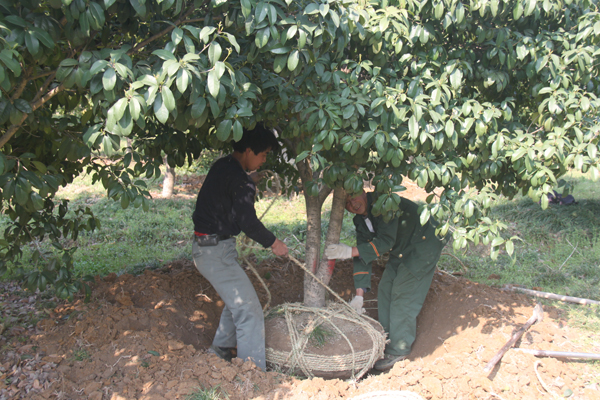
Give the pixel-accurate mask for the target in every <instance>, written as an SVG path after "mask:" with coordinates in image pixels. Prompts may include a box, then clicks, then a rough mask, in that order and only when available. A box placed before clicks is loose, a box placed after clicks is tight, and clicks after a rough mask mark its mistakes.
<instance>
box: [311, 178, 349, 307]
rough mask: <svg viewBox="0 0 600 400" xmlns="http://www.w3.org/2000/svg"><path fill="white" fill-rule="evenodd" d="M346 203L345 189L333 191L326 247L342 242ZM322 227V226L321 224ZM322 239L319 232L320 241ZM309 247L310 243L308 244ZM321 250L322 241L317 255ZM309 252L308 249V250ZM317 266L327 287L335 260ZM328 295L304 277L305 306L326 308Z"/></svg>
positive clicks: (313, 281)
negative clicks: (341, 235) (326, 296)
mask: <svg viewBox="0 0 600 400" xmlns="http://www.w3.org/2000/svg"><path fill="white" fill-rule="evenodd" d="M345 203H346V191H345V190H344V189H343V188H336V189H335V190H334V191H333V202H332V204H331V216H330V218H329V228H328V229H327V236H326V238H325V247H327V246H328V245H330V244H333V243H339V242H340V234H341V232H342V219H343V218H344V206H345ZM321 206H322V203H321V205H320V206H319V210H318V214H319V216H320V215H321ZM319 226H320V224H319ZM320 237H321V234H320V230H319V239H320ZM307 246H308V242H307ZM320 249H321V243H320V240H319V242H318V243H317V247H316V251H317V255H318V253H319V251H320ZM307 251H308V248H307ZM307 265H308V264H307ZM315 265H318V268H317V270H316V272H315V275H316V276H317V278H319V280H320V281H321V282H323V283H324V284H325V285H328V284H329V281H330V280H331V275H332V274H333V269H334V267H335V260H325V259H321V260H317V262H316V263H315ZM326 294H327V292H326V290H325V287H324V286H323V285H321V284H320V283H319V282H317V281H315V280H314V279H313V278H311V277H310V276H308V274H306V275H305V276H304V304H305V305H306V306H307V307H324V306H325V295H326Z"/></svg>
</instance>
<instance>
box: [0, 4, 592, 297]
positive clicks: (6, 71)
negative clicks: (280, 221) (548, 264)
mask: <svg viewBox="0 0 600 400" xmlns="http://www.w3.org/2000/svg"><path fill="white" fill-rule="evenodd" d="M597 6H598V4H597V1H591V0H569V1H561V0H543V1H536V0H505V1H500V0H471V1H459V0H423V1H418V0H400V1H386V0H381V1H375V0H373V1H365V0H321V1H312V0H301V1H292V0H285V1H283V0H270V1H255V0H241V1H226V0H212V1H202V0H195V1H184V0H97V1H94V0H42V1H38V0H24V1H12V0H0V9H1V11H2V14H1V17H0V31H1V32H2V43H1V46H2V49H1V50H0V87H1V89H2V92H1V98H0V129H1V132H2V137H1V138H0V149H1V150H2V154H1V155H0V174H1V175H0V188H1V196H2V209H3V212H4V213H5V214H7V215H8V216H10V218H11V220H12V221H13V224H12V225H11V226H10V227H9V228H8V229H7V231H6V232H5V233H4V239H3V240H1V241H0V247H1V252H2V257H3V261H2V271H5V270H6V269H7V268H9V269H13V270H14V269H15V267H18V265H19V262H26V263H28V264H31V263H32V264H33V265H34V266H35V272H34V273H32V274H30V275H29V278H28V279H29V283H30V287H31V288H35V287H36V286H37V287H40V288H43V287H45V286H46V284H47V283H54V284H55V285H56V287H57V288H58V293H59V294H60V295H62V296H71V295H72V294H73V293H74V292H76V291H77V290H79V289H81V288H82V287H84V286H83V284H82V283H81V282H75V283H73V280H72V277H71V272H70V267H71V263H72V261H71V257H70V255H71V254H72V251H73V249H74V247H73V241H76V239H77V235H78V233H79V232H80V231H81V230H82V229H87V230H92V229H94V228H95V227H96V226H98V224H99V221H97V220H96V219H95V218H94V217H93V215H91V213H90V212H89V210H68V203H67V202H63V203H60V204H56V202H55V201H54V194H55V193H56V191H57V190H58V188H59V187H60V186H61V185H65V184H67V183H69V182H71V181H72V179H73V177H75V176H77V175H79V174H81V173H83V172H87V173H90V174H93V176H94V179H95V180H96V181H99V182H101V183H102V184H103V185H104V187H105V188H106V190H107V195H108V196H109V197H111V198H113V199H115V200H118V201H120V202H121V204H122V206H123V207H128V206H130V205H133V206H135V207H140V206H142V207H143V208H145V209H147V208H148V201H147V197H148V192H147V190H146V187H145V185H144V182H143V180H141V179H140V177H144V176H145V177H152V176H155V175H157V174H159V173H160V172H159V166H160V164H161V162H162V155H163V154H166V155H167V157H168V162H169V164H170V165H179V166H181V165H183V164H184V163H185V162H186V161H191V160H193V159H194V158H195V157H197V156H198V155H199V153H200V151H201V150H202V149H204V148H222V147H223V146H224V145H225V144H226V143H227V142H228V141H230V140H236V139H238V138H239V137H240V136H241V134H242V129H243V127H252V126H253V125H254V124H255V123H256V122H257V121H262V122H264V123H265V124H266V125H268V126H270V127H273V128H276V129H277V131H278V132H279V135H280V137H281V139H282V141H283V142H284V143H285V145H286V148H285V151H284V154H283V155H284V157H281V160H283V161H286V157H289V158H291V159H295V163H293V162H283V163H280V164H279V165H278V166H273V167H272V169H277V170H278V171H280V172H281V173H282V174H284V175H285V176H287V177H289V178H290V179H288V182H290V183H291V184H295V183H296V182H297V180H298V175H297V172H298V171H297V170H296V169H295V168H294V167H293V165H296V166H298V169H302V170H304V171H308V172H309V173H308V174H304V177H303V181H302V184H303V188H304V190H305V193H306V195H308V196H317V195H318V193H319V191H320V190H321V189H322V188H323V187H343V188H344V189H345V190H346V191H348V192H351V193H353V192H358V191H359V190H360V189H361V188H362V185H363V179H372V180H373V183H374V185H375V187H376V190H377V192H379V193H380V196H379V198H378V201H377V203H376V205H375V207H376V212H378V213H383V214H384V215H385V216H386V217H387V218H389V217H391V216H392V215H394V213H395V212H397V204H398V202H399V196H398V194H397V192H398V191H400V190H401V189H402V187H401V184H402V177H403V176H408V177H410V178H412V179H414V180H416V181H417V183H418V184H419V186H421V187H423V188H426V189H427V190H428V191H433V190H434V189H436V188H439V189H440V190H438V191H436V192H437V193H438V195H433V194H432V196H431V197H430V199H429V202H428V204H427V205H426V206H424V207H422V213H421V220H422V221H426V220H428V219H429V218H431V217H435V218H436V219H437V220H439V221H441V225H440V232H441V233H447V232H448V231H449V230H452V231H453V232H452V235H453V237H454V242H453V243H454V246H455V248H456V249H458V248H463V247H465V246H466V245H467V243H468V242H469V241H473V242H475V243H478V242H479V241H480V240H482V241H483V242H484V243H486V244H487V243H490V244H491V246H492V247H493V252H492V255H496V254H497V253H498V251H499V249H500V247H501V246H503V245H504V246H505V248H506V250H507V251H508V252H509V253H512V249H513V245H512V242H511V241H510V240H508V241H505V239H503V238H502V237H501V236H500V231H501V229H502V226H501V224H499V223H497V222H495V221H492V220H491V219H489V218H487V217H486V209H488V208H489V207H490V206H491V204H492V203H493V201H494V199H496V198H497V197H498V196H500V195H504V196H508V197H512V196H514V195H515V194H517V193H523V194H527V195H529V196H530V197H531V198H532V199H533V200H535V201H541V204H542V207H545V206H546V204H547V197H546V196H545V193H548V192H549V191H551V189H552V188H553V187H555V186H557V185H558V184H559V183H558V182H559V181H558V179H559V178H560V176H561V175H563V174H564V173H565V172H566V171H567V170H568V169H577V170H581V171H583V172H586V171H588V170H590V171H592V173H593V175H594V176H595V177H597V176H598V157H599V155H598V151H597V149H598V145H597V144H598V125H597V122H596V113H597V108H598V106H599V104H600V103H599V102H598V99H597V94H598V90H599V88H598V84H599V82H598V63H597V62H596V61H595V60H596V59H597V57H598V54H599V50H600V47H599V46H598V42H599V40H600V14H599V13H598V9H597ZM128 141H129V143H128ZM287 161H289V160H287ZM432 193H433V192H432ZM436 196H437V199H435V200H434V197H436ZM45 237H47V238H49V239H50V240H51V241H52V242H53V244H54V245H55V247H56V248H57V249H59V250H62V251H63V255H62V256H61V257H60V258H58V259H57V258H53V257H50V255H48V254H44V253H43V252H42V251H40V250H38V251H34V253H33V254H34V257H33V260H20V255H21V254H22V253H21V248H22V246H24V245H26V244H28V243H31V244H32V245H35V244H36V243H38V242H39V240H42V239H43V238H45ZM319 237H320V236H319ZM67 239H71V240H67ZM0 272H1V271H0Z"/></svg>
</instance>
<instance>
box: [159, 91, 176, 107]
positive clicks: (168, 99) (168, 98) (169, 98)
mask: <svg viewBox="0 0 600 400" xmlns="http://www.w3.org/2000/svg"><path fill="white" fill-rule="evenodd" d="M161 95H162V100H163V104H164V105H165V107H167V110H169V111H173V110H174V109H175V97H173V92H172V91H171V89H169V88H168V87H167V86H163V87H162V89H161Z"/></svg>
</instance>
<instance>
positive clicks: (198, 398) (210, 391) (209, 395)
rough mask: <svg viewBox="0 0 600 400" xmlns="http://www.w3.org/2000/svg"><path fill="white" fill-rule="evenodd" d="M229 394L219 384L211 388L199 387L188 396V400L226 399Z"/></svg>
mask: <svg viewBox="0 0 600 400" xmlns="http://www.w3.org/2000/svg"><path fill="white" fill-rule="evenodd" d="M228 398H229V396H228V395H227V393H226V392H225V391H223V389H221V387H220V386H219V385H217V386H213V387H211V388H198V389H196V390H195V391H194V392H193V393H191V394H189V395H188V396H187V397H186V400H225V399H228Z"/></svg>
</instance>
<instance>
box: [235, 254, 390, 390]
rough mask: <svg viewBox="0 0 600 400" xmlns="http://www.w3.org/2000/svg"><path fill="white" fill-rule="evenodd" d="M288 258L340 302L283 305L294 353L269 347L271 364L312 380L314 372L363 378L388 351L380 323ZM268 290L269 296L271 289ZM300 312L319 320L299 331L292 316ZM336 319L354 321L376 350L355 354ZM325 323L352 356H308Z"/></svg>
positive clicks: (268, 359) (301, 264)
mask: <svg viewBox="0 0 600 400" xmlns="http://www.w3.org/2000/svg"><path fill="white" fill-rule="evenodd" d="M247 248H253V249H256V250H261V248H259V247H255V246H247ZM288 257H289V259H290V260H292V261H293V262H294V263H296V264H297V265H298V266H299V267H300V268H302V269H303V270H304V271H305V272H306V273H307V274H308V275H310V276H311V277H312V278H313V279H314V280H316V281H317V282H318V283H319V284H321V285H322V286H323V287H324V288H325V289H327V290H328V291H329V293H331V295H333V296H334V297H335V298H336V299H337V300H338V301H339V303H331V304H330V306H329V307H327V308H315V307H306V306H304V305H302V304H299V303H294V304H290V303H286V304H283V305H281V306H280V308H278V310H281V311H282V312H283V314H284V316H285V321H286V324H287V327H288V332H289V335H290V344H291V347H292V349H291V351H290V352H281V351H277V350H274V349H271V348H267V349H266V357H267V361H268V362H271V363H273V364H276V365H279V366H284V367H286V368H288V369H290V370H292V371H293V370H295V369H296V368H299V369H300V370H301V371H302V372H303V373H304V375H305V376H307V377H308V378H312V377H314V374H313V373H312V372H311V371H323V372H341V371H351V374H352V378H353V379H359V378H360V377H362V376H363V375H364V374H365V373H366V372H367V371H368V370H369V369H370V368H371V367H372V366H373V364H375V361H377V360H378V359H380V358H381V357H383V351H384V349H385V343H386V339H385V335H384V334H382V333H381V332H379V331H378V330H377V329H375V328H374V326H373V324H376V325H377V324H379V322H377V321H375V320H374V319H372V318H370V317H368V316H366V315H362V316H361V315H360V314H358V313H357V312H356V310H355V309H354V308H352V307H350V305H349V304H348V303H347V302H346V301H344V299H342V298H341V297H340V296H339V295H338V294H337V293H336V292H334V291H333V290H331V289H330V288H329V286H327V285H326V284H325V283H323V282H322V281H321V280H320V279H319V278H317V277H316V276H315V274H313V273H312V271H310V270H309V269H308V268H306V266H305V265H304V264H303V263H301V262H300V261H298V260H297V259H295V258H294V257H293V256H292V255H288ZM245 261H247V260H245ZM247 264H248V265H249V267H250V269H251V270H252V272H253V273H254V274H255V275H256V276H257V277H258V279H259V280H260V281H261V283H262V284H263V286H264V287H265V289H266V284H265V283H264V281H263V280H262V278H261V277H260V275H259V274H258V273H257V272H256V270H255V269H254V268H253V266H252V264H251V263H249V262H247ZM266 290H267V293H268V289H266ZM270 299H271V296H270V294H269V302H270ZM269 302H268V303H269ZM268 303H267V304H268ZM300 312H310V313H313V314H315V315H316V316H317V317H316V318H315V319H313V321H312V322H311V324H309V326H308V327H306V328H304V329H303V330H302V331H301V332H299V331H298V330H297V329H296V326H295V324H294V323H293V318H292V315H291V314H292V313H300ZM266 314H268V312H266ZM333 318H338V319H342V320H346V321H351V322H353V323H354V324H355V325H358V326H360V327H362V328H363V330H364V331H365V333H366V334H368V335H369V337H370V338H371V342H372V343H373V347H372V349H371V350H367V351H361V352H356V351H354V346H352V343H351V342H350V340H349V339H348V337H347V336H346V335H345V334H344V333H343V332H342V331H341V330H340V329H339V328H338V327H337V326H336V325H335V324H334V323H333ZM369 321H371V322H369ZM323 322H329V324H330V325H331V326H333V327H334V328H335V329H336V330H337V332H338V333H339V334H340V335H341V336H342V337H343V338H344V340H346V343H348V346H349V347H350V349H351V351H352V352H351V353H350V354H347V355H338V356H321V355H317V354H306V353H305V352H304V350H305V348H306V345H307V344H308V340H309V338H310V334H311V333H312V332H313V330H314V329H315V328H316V327H317V326H319V325H321V323H323ZM357 370H358V372H357Z"/></svg>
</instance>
